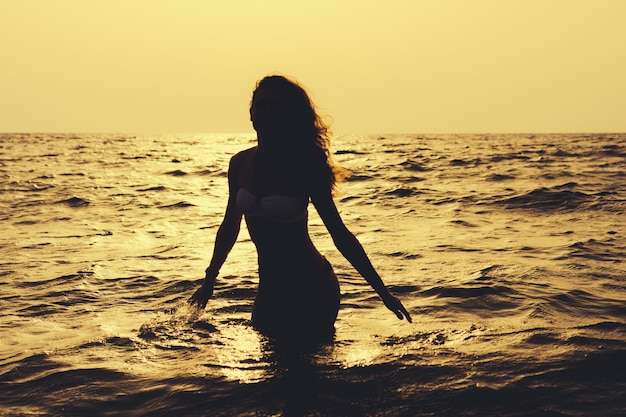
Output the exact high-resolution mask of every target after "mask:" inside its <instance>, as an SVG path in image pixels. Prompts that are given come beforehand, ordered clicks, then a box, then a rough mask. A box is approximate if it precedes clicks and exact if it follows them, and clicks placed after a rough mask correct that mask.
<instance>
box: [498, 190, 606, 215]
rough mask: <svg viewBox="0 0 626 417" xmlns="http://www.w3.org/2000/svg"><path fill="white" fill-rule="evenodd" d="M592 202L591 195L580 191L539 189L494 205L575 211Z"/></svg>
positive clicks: (526, 208)
mask: <svg viewBox="0 0 626 417" xmlns="http://www.w3.org/2000/svg"><path fill="white" fill-rule="evenodd" d="M594 200H595V197H594V196H593V195H589V194H585V193H583V192H580V191H570V190H560V189H558V188H557V189H550V188H539V189H536V190H532V191H530V192H528V193H525V194H522V195H518V196H515V197H510V198H505V199H501V200H496V201H494V204H498V205H503V206H506V208H509V209H525V210H555V209H575V208H577V207H579V206H581V205H583V204H585V203H588V202H591V201H594Z"/></svg>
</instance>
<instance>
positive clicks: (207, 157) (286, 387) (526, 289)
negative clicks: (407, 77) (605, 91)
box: [0, 134, 626, 417]
mask: <svg viewBox="0 0 626 417" xmlns="http://www.w3.org/2000/svg"><path fill="white" fill-rule="evenodd" d="M253 144H254V138H253V137H252V136H249V135H218V134H210V135H170V136H167V135H140V136H133V135H84V134H81V135H53V134H1V135H0V178H1V183H0V219H1V221H2V233H1V234H0V251H1V253H2V257H1V259H0V314H1V315H2V320H1V322H0V415H6V416H30V415H53V416H75V415H94V416H96V415H125V416H143V415H152V416H170V415H181V416H183V415H184V416H202V415H207V416H209V415H210V416H280V415H284V416H300V415H302V416H309V415H310V416H433V415H435V416H605V417H606V416H623V415H626V266H625V262H624V261H625V259H626V226H625V221H624V219H625V216H624V214H625V210H626V168H625V167H626V135H623V134H622V135H618V134H611V135H609V134H607V135H602V134H594V135H545V134H542V135H384V136H380V135H354V136H350V135H343V136H339V137H337V138H336V139H335V141H334V143H333V153H334V155H333V156H334V159H335V160H336V162H337V163H339V164H340V165H342V166H344V167H346V168H348V169H350V170H351V176H350V177H349V178H348V179H347V180H346V181H345V182H344V183H342V184H341V187H340V192H339V194H338V195H337V197H336V202H337V205H338V207H339V210H340V212H341V214H342V216H343V218H344V221H345V222H346V224H347V225H348V227H349V228H350V229H351V230H352V232H353V233H354V234H355V235H356V236H357V237H358V238H359V240H360V241H361V243H362V244H363V246H364V247H365V249H366V251H367V252H368V254H369V255H370V257H371V259H372V262H373V263H374V265H375V266H376V268H377V269H378V271H379V272H380V274H381V276H382V277H383V279H384V280H385V282H386V283H387V284H388V286H389V287H390V289H391V290H392V292H394V293H395V294H397V295H398V296H400V297H401V299H402V300H403V301H404V303H405V305H406V306H407V308H408V309H409V310H410V311H411V313H412V315H413V319H414V320H413V321H414V322H413V324H408V323H407V322H405V321H398V320H397V319H396V318H395V316H394V315H393V314H392V313H390V312H389V311H387V310H386V309H385V308H384V306H383V305H382V303H381V302H380V300H379V299H378V298H377V297H376V294H375V293H374V292H373V290H372V289H371V288H370V287H369V286H368V285H367V284H366V283H365V281H364V280H363V279H362V278H360V276H358V274H357V273H356V272H355V271H354V270H353V269H352V267H351V266H350V265H349V264H348V263H347V262H346V261H345V260H344V259H343V258H342V257H341V255H340V254H339V253H338V252H337V250H336V249H335V248H334V246H333V244H332V240H331V239H330V237H329V236H328V233H327V232H326V230H325V228H324V226H323V224H322V222H321V220H320V219H319V217H318V216H317V213H316V212H315V210H314V209H313V208H312V207H310V210H309V212H310V218H309V228H310V232H311V234H312V236H313V239H314V241H315V243H316V244H317V246H318V247H319V249H320V250H321V251H322V252H323V253H324V255H325V256H326V257H327V258H328V259H329V260H330V261H331V263H332V264H333V266H334V268H335V270H336V272H337V274H338V276H339V279H340V282H341V290H342V306H341V310H340V312H339V318H338V321H337V325H336V328H337V333H336V337H335V341H334V343H333V344H331V345H328V346H322V347H320V348H318V349H316V350H314V351H311V352H299V353H294V352H292V351H288V350H284V349H282V348H281V347H280V346H276V345H274V344H272V343H271V341H268V340H266V339H264V338H263V337H261V336H260V335H259V334H258V333H257V332H256V331H254V330H253V329H252V328H251V326H250V322H249V319H250V313H251V307H252V301H253V299H254V296H255V291H256V285H257V275H256V253H255V251H254V247H253V245H252V243H251V241H250V238H249V236H248V233H247V231H246V229H245V226H244V227H242V232H241V234H240V236H239V242H238V243H237V244H236V245H235V247H234V249H233V252H232V253H231V255H230V257H229V259H228V260H227V262H226V264H225V265H224V267H223V268H222V273H221V275H220V278H219V281H218V285H217V288H216V294H215V298H214V299H212V300H211V301H210V302H209V305H208V306H207V309H206V310H205V311H197V310H194V309H192V308H190V307H188V306H187V305H186V303H185V301H186V300H187V299H188V298H189V296H190V295H191V294H192V293H193V291H194V289H195V288H196V287H197V286H198V285H199V284H200V282H201V278H202V276H203V271H204V268H205V267H206V265H207V264H208V261H209V259H210V255H211V253H212V246H213V241H214V237H215V232H216V230H217V227H218V226H219V223H220V221H221V218H222V214H223V210H224V208H225V204H226V197H227V186H226V169H227V166H228V160H229V158H230V157H231V156H232V155H233V154H234V153H236V152H238V151H240V150H243V149H245V148H247V147H249V146H252V145H253Z"/></svg>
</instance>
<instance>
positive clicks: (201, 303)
mask: <svg viewBox="0 0 626 417" xmlns="http://www.w3.org/2000/svg"><path fill="white" fill-rule="evenodd" d="M212 295H213V283H212V282H210V281H208V280H206V279H205V280H204V282H203V283H202V286H201V287H200V288H198V289H197V290H196V292H195V293H194V294H193V295H192V296H191V298H190V299H189V304H192V305H195V306H198V307H199V308H204V307H206V303H207V302H208V301H209V298H211V296H212Z"/></svg>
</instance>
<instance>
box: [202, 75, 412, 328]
mask: <svg viewBox="0 0 626 417" xmlns="http://www.w3.org/2000/svg"><path fill="white" fill-rule="evenodd" d="M250 120H251V121H252V124H253V126H254V129H255V130H256V132H257V140H258V142H257V146H255V147H253V148H250V149H247V150H245V151H242V152H240V153H238V154H236V155H235V156H233V157H232V159H231V161H230V166H229V169H228V186H229V197H228V205H227V207H226V213H225V215H224V220H223V221H222V224H221V225H220V227H219V229H218V232H217V237H216V241H215V248H214V251H213V258H212V259H211V263H210V265H209V267H208V268H207V269H206V277H205V279H204V282H203V284H202V286H201V287H200V288H199V289H198V290H197V291H196V292H195V294H194V295H193V296H192V297H191V300H190V301H191V302H192V303H194V304H197V305H199V306H200V307H202V308H204V306H205V305H206V303H207V301H208V299H209V298H210V297H211V295H212V294H213V287H214V284H215V279H216V277H217V275H218V273H219V270H220V268H221V266H222V264H223V263H224V261H225V260H226V257H227V255H228V253H229V252H230V250H231V249H232V247H233V245H234V243H235V241H236V239H237V235H238V234H239V228H240V225H241V218H242V216H245V219H246V224H247V226H248V231H249V233H250V237H251V238H252V241H253V242H254V244H255V245H256V248H257V252H258V263H259V288H258V292H257V296H256V299H255V301H254V308H253V312H252V323H253V325H254V326H255V327H256V328H257V329H258V330H259V331H261V332H262V333H264V334H266V335H268V336H270V337H277V338H299V337H306V338H310V337H316V338H324V337H331V336H332V335H333V334H334V323H335V319H336V318H337V312H338V310H339V298H340V295H339V283H338V281H337V277H336V276H335V274H334V272H333V269H332V267H331V265H330V264H329V263H328V261H327V260H326V259H325V258H324V257H323V256H322V255H321V254H320V253H319V252H318V251H317V249H316V248H315V246H313V243H312V242H311V239H310V237H309V233H308V229H307V219H308V212H307V207H308V204H309V200H310V201H311V202H312V203H313V205H314V206H315V208H316V209H317V212H318V213H319V215H320V217H321V219H322V220H323V222H324V224H325V225H326V228H327V229H328V231H329V232H330V235H331V236H332V239H333V241H334V243H335V245H336V246H337V249H339V251H340V252H341V253H342V254H343V256H345V258H346V259H347V260H348V261H349V262H350V263H351V264H352V265H353V266H354V267H355V268H356V270H357V271H358V272H359V273H360V274H361V275H362V276H363V277H364V278H365V279H366V280H367V282H368V283H369V284H370V285H371V286H372V287H373V288H374V290H375V291H376V292H377V293H378V295H379V296H380V297H381V298H382V300H383V302H384V303H385V305H386V306H387V308H388V309H389V310H391V311H393V312H394V313H395V314H396V315H397V316H398V318H399V319H402V318H406V319H407V320H408V321H409V322H410V321H411V316H410V315H409V313H408V312H407V310H406V309H405V308H404V306H403V305H402V303H401V302H400V300H398V299H397V298H396V297H394V296H393V295H391V294H390V293H389V291H388V290H387V288H386V287H385V285H384V284H383V282H382V280H381V279H380V277H379V276H378V274H377V273H376V271H375V269H374V267H373V266H372V264H371V262H370V260H369V259H368V257H367V255H366V253H365V251H364V250H363V248H362V247H361V245H360V243H359V241H358V240H357V239H356V237H355V236H354V235H353V234H352V233H351V232H350V231H349V230H348V229H347V228H346V226H345V225H344V223H343V221H342V220H341V217H340V215H339V213H338V211H337V208H336V207H335V203H334V201H333V198H332V191H333V189H334V187H335V183H336V181H337V179H338V172H337V170H336V169H335V168H334V167H333V165H332V163H331V161H330V154H329V132H328V128H327V127H326V125H325V124H324V122H323V121H322V120H321V118H320V117H319V116H318V115H317V113H316V111H315V107H314V106H313V104H312V102H311V100H310V99H309V97H308V95H307V93H306V92H305V90H304V89H303V88H302V87H301V86H300V85H298V84H297V83H296V82H295V81H291V80H289V79H287V78H285V77H282V76H269V77H266V78H264V79H262V80H261V81H259V82H258V83H257V86H256V89H255V91H254V93H253V96H252V102H251V106H250Z"/></svg>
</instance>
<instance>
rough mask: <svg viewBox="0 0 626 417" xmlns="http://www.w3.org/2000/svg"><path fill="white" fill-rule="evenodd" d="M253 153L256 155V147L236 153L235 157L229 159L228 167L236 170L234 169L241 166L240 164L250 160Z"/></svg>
mask: <svg viewBox="0 0 626 417" xmlns="http://www.w3.org/2000/svg"><path fill="white" fill-rule="evenodd" d="M255 153H256V146H254V147H252V148H248V149H245V150H243V151H240V152H238V153H236V154H235V155H233V156H232V158H230V166H231V167H235V168H236V167H239V166H241V165H242V164H246V163H248V162H249V161H251V160H252V158H253V157H254V154H255Z"/></svg>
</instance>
